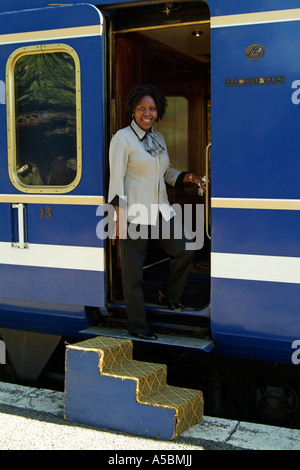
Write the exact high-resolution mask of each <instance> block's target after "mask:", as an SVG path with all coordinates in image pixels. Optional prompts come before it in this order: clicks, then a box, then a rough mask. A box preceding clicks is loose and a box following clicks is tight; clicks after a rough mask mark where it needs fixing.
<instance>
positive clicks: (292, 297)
mask: <svg viewBox="0 0 300 470" xmlns="http://www.w3.org/2000/svg"><path fill="white" fill-rule="evenodd" d="M237 3H239V4H240V3H242V2H230V5H226V4H225V3H224V4H223V6H222V7H221V6H220V14H232V13H234V9H235V7H236V6H237ZM258 3H259V5H258ZM296 6H297V7H299V4H298V5H296V4H295V2H287V3H285V4H283V2H273V1H272V2H249V5H247V7H246V6H245V2H244V6H243V5H241V6H240V9H241V10H240V11H241V13H246V12H247V10H248V11H265V10H267V9H268V8H270V9H271V8H273V7H274V9H276V7H277V8H279V7H281V8H293V7H296ZM299 39H300V37H299V21H294V22H282V23H273V24H256V25H248V26H234V27H226V28H215V29H212V195H213V197H221V198H225V199H226V198H250V199H251V198H270V199H300V186H299V172H300V160H299V158H298V155H299V132H298V123H299V112H300V108H299V107H298V106H297V105H295V104H293V102H292V94H293V92H294V89H293V88H292V84H293V82H294V81H295V80H298V79H299V78H300V67H299V64H298V62H297V61H296V60H295V56H296V55H297V49H298V43H299ZM224 44H225V45H226V47H224ZM251 44H261V45H262V46H263V47H264V49H265V55H264V57H263V58H262V59H260V60H257V61H250V60H248V59H247V58H246V57H245V54H244V52H245V49H246V47H247V46H249V45H251ZM270 76H284V82H283V83H280V84H273V85H247V86H246V85H244V86H241V85H240V86H226V84H225V81H226V79H238V78H254V77H270ZM211 220H212V251H213V252H221V253H247V254H253V255H255V254H260V255H274V256H290V257H299V255H300V252H299V239H300V238H299V235H300V218H299V211H285V210H265V209H263V210H254V209H253V210H252V209H219V208H213V209H212V218H211ZM211 292H212V299H211V326H212V333H213V338H214V341H215V342H216V344H217V347H220V350H221V351H222V353H228V354H232V355H235V356H236V355H240V356H243V357H252V358H257V359H262V360H273V361H276V360H277V361H282V362H286V363H291V344H292V341H293V340H294V339H295V337H296V338H297V337H299V334H300V331H299V327H298V326H299V321H298V315H299V305H300V287H299V284H288V283H285V284H283V283H272V282H259V281H246V280H234V279H218V278H213V279H212V282H211Z"/></svg>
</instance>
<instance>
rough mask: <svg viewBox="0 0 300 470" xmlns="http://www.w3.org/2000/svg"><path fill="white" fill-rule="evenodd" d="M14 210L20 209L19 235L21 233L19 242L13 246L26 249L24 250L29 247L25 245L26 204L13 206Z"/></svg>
mask: <svg viewBox="0 0 300 470" xmlns="http://www.w3.org/2000/svg"><path fill="white" fill-rule="evenodd" d="M12 208H13V209H18V233H19V241H18V242H16V243H13V245H12V246H14V247H17V248H22V249H24V248H27V245H26V243H25V219H24V210H25V204H22V203H18V204H12Z"/></svg>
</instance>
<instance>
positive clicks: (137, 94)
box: [126, 83, 168, 121]
mask: <svg viewBox="0 0 300 470" xmlns="http://www.w3.org/2000/svg"><path fill="white" fill-rule="evenodd" d="M144 96H151V98H153V99H154V101H155V104H156V107H157V121H158V120H159V119H162V118H163V116H164V114H165V112H166V109H167V106H168V100H167V98H166V97H165V95H164V93H163V91H162V90H161V89H160V88H157V87H156V86H154V85H151V83H148V84H144V85H137V86H135V87H134V88H132V90H130V92H129V93H128V95H127V98H126V111H127V113H128V116H129V118H130V119H131V118H132V111H133V109H134V108H135V107H136V106H137V104H138V103H139V102H140V101H141V99H142V98H143V97H144Z"/></svg>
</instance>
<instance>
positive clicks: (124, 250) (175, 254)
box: [120, 217, 194, 334]
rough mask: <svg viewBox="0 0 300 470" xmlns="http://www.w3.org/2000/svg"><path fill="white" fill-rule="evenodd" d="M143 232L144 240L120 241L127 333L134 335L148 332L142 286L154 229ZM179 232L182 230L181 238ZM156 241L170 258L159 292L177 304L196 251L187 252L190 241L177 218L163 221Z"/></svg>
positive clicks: (157, 231)
mask: <svg viewBox="0 0 300 470" xmlns="http://www.w3.org/2000/svg"><path fill="white" fill-rule="evenodd" d="M165 224H168V225H169V227H168V228H167V230H164V227H166V225H165ZM178 224H180V229H178ZM143 229H144V232H143V236H144V237H141V236H140V237H137V238H136V239H133V238H131V237H130V236H128V238H127V239H125V240H120V246H121V266H122V284H123V294H124V298H125V303H126V308H127V317H128V331H129V333H131V334H134V333H138V334H142V333H147V332H149V326H148V322H147V318H146V311H145V305H144V294H143V287H142V282H143V264H144V261H145V257H146V253H147V246H148V240H149V236H150V235H151V233H150V232H151V229H152V230H153V227H150V226H149V227H147V228H146V227H145V226H144V227H143ZM145 230H146V232H145ZM168 230H169V232H168ZM178 230H180V237H179V236H178V233H179V232H178ZM135 233H136V232H135ZM166 233H167V234H168V233H169V236H168V238H165V237H166ZM129 235H130V233H129ZM175 237H176V238H175ZM155 238H157V239H158V240H159V243H160V245H161V246H162V248H163V249H164V251H165V252H166V253H167V255H168V256H169V257H170V266H169V272H168V274H167V277H166V279H165V280H164V282H163V284H162V285H161V286H160V289H161V291H162V293H163V294H164V295H165V296H166V297H167V298H168V299H169V300H171V301H173V302H175V303H178V302H179V301H180V298H181V296H182V294H183V290H184V286H185V282H186V278H187V275H188V269H189V266H190V264H191V262H192V259H193V256H194V251H193V250H187V249H186V246H187V244H188V243H189V240H187V239H186V237H185V235H184V231H183V227H182V225H181V222H178V220H177V219H176V218H172V219H171V220H170V221H169V222H165V221H163V220H162V217H160V218H159V229H158V230H156V232H155Z"/></svg>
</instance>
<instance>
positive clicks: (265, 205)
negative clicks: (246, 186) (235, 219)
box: [211, 198, 300, 211]
mask: <svg viewBox="0 0 300 470" xmlns="http://www.w3.org/2000/svg"><path fill="white" fill-rule="evenodd" d="M211 207H213V208H224V209H271V210H286V211H299V210H300V200H299V199H246V198H244V199H243V198H240V199H235V198H232V199H231V198H227V199H226V198H212V200H211Z"/></svg>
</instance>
